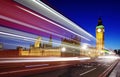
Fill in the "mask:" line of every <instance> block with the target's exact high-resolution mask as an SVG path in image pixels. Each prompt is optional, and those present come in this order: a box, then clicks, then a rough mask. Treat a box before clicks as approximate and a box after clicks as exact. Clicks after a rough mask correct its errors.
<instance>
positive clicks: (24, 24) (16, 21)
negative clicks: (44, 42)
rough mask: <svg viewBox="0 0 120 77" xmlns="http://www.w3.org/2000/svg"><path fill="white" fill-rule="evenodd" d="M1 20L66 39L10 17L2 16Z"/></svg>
mask: <svg viewBox="0 0 120 77" xmlns="http://www.w3.org/2000/svg"><path fill="white" fill-rule="evenodd" d="M0 18H1V19H4V20H7V21H10V22H13V23H16V24H20V25H23V26H25V27H29V28H32V29H35V30H39V31H42V32H45V33H49V34H52V35H55V36H58V37H62V38H66V37H64V36H62V35H59V34H56V33H54V32H51V31H48V30H44V29H41V28H39V27H36V26H33V25H30V24H27V23H24V22H21V21H18V20H15V19H12V18H9V17H6V16H0Z"/></svg>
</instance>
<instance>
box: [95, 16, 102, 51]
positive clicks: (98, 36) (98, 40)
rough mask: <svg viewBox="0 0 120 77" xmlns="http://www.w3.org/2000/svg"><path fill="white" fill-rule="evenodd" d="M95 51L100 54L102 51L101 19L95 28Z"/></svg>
mask: <svg viewBox="0 0 120 77" xmlns="http://www.w3.org/2000/svg"><path fill="white" fill-rule="evenodd" d="M96 49H97V51H98V52H101V51H102V50H103V49H104V26H103V24H102V19H101V17H100V18H99V19H98V25H97V26H96Z"/></svg>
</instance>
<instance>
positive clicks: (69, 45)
mask: <svg viewBox="0 0 120 77" xmlns="http://www.w3.org/2000/svg"><path fill="white" fill-rule="evenodd" d="M61 41H62V47H65V48H66V51H65V52H62V53H61V56H80V41H81V40H80V38H78V36H75V37H71V39H66V38H64V39H62V40H61Z"/></svg>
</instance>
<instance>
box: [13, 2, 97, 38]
mask: <svg viewBox="0 0 120 77" xmlns="http://www.w3.org/2000/svg"><path fill="white" fill-rule="evenodd" d="M14 1H16V2H18V3H20V4H22V5H24V6H26V7H28V8H30V9H32V10H34V11H36V12H37V13H39V14H42V15H44V16H46V17H48V18H50V19H51V20H53V21H56V22H58V23H59V24H62V25H64V26H65V27H69V28H70V29H71V30H73V31H74V32H77V33H80V32H81V34H82V35H87V37H88V36H90V37H92V38H93V39H96V38H95V37H94V36H92V35H91V34H89V33H88V32H86V31H85V30H83V29H82V28H80V27H78V25H76V24H75V23H73V22H72V21H70V20H69V19H68V18H66V17H64V16H63V15H61V14H60V13H58V12H57V11H55V10H53V9H52V8H50V7H49V6H47V5H46V4H44V3H43V2H41V1H40V0H30V1H29V0H28V1H27V0H20V1H18V0H14ZM31 5H32V6H31Z"/></svg>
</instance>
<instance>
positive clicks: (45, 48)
mask: <svg viewBox="0 0 120 77" xmlns="http://www.w3.org/2000/svg"><path fill="white" fill-rule="evenodd" d="M41 40H42V38H41V37H38V38H37V39H36V41H35V43H34V45H31V46H30V49H29V50H23V49H22V48H20V47H19V55H20V56H61V50H60V47H52V36H50V40H49V43H47V44H45V43H43V44H42V43H41Z"/></svg>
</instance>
